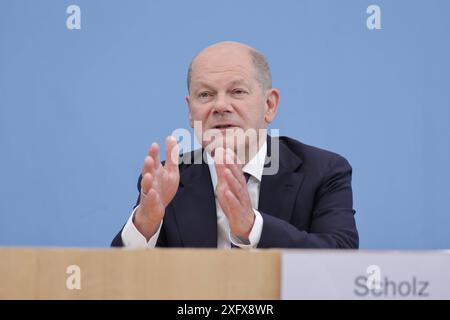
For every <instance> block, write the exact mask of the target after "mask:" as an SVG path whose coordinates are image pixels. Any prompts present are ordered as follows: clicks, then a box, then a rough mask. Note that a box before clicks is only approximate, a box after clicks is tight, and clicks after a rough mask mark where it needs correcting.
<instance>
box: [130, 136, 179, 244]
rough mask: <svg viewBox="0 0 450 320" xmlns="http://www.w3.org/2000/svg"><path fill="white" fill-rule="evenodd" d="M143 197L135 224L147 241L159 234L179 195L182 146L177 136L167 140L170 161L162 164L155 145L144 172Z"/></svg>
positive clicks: (142, 173)
mask: <svg viewBox="0 0 450 320" xmlns="http://www.w3.org/2000/svg"><path fill="white" fill-rule="evenodd" d="M141 175H142V180H141V194H140V201H139V207H138V208H137V209H136V212H135V215H134V220H133V222H134V224H135V226H136V227H137V229H138V230H139V232H141V233H142V235H144V237H145V238H146V239H147V241H148V240H149V239H150V238H151V237H152V236H153V235H154V234H155V233H156V231H157V230H158V228H159V225H160V223H161V220H162V219H163V218H164V213H165V209H166V207H167V206H168V204H169V203H170V201H172V199H173V197H174V196H175V194H176V192H177V189H178V185H179V181H180V172H179V170H178V144H177V141H176V140H175V138H174V137H172V136H169V137H167V139H166V162H165V164H164V165H162V164H161V160H160V157H159V146H158V144H156V143H153V144H152V146H151V148H150V150H149V152H148V155H147V157H145V160H144V165H143V167H142V171H141Z"/></svg>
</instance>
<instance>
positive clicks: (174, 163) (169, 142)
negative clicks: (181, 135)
mask: <svg viewBox="0 0 450 320" xmlns="http://www.w3.org/2000/svg"><path fill="white" fill-rule="evenodd" d="M164 168H167V169H168V170H176V169H177V168H178V143H177V140H176V139H175V138H174V137H172V136H169V137H167V138H166V164H165V165H164Z"/></svg>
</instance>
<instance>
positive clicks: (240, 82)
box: [229, 79, 249, 86]
mask: <svg viewBox="0 0 450 320" xmlns="http://www.w3.org/2000/svg"><path fill="white" fill-rule="evenodd" d="M229 85H230V86H235V85H245V86H248V85H249V84H248V82H247V81H246V80H245V79H237V80H233V81H231V82H230V84H229Z"/></svg>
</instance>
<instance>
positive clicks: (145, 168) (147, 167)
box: [141, 156, 155, 176]
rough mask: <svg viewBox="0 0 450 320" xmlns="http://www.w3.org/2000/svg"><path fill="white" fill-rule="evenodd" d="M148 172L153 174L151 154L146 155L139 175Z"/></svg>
mask: <svg viewBox="0 0 450 320" xmlns="http://www.w3.org/2000/svg"><path fill="white" fill-rule="evenodd" d="M148 172H150V173H151V174H153V173H154V172H155V161H154V160H153V158H152V157H151V156H146V157H145V160H144V165H143V166H142V170H141V175H142V176H144V174H146V173H148Z"/></svg>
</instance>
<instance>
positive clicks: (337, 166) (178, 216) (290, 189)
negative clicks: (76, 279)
mask: <svg viewBox="0 0 450 320" xmlns="http://www.w3.org/2000/svg"><path fill="white" fill-rule="evenodd" d="M270 139H279V171H278V173H277V174H275V175H263V177H262V181H261V187H260V194H259V206H258V208H257V209H258V211H259V212H260V213H261V215H262V217H263V229H262V234H261V238H260V241H259V244H258V248H358V243H359V240H358V232H357V229H356V224H355V219H354V214H355V211H354V210H353V203H352V202H353V200H352V187H351V178H352V168H351V166H350V165H349V163H348V162H347V160H345V159H344V158H343V157H341V156H340V155H338V154H335V153H332V152H329V151H325V150H322V149H318V148H315V147H312V146H308V145H306V144H303V143H301V142H299V141H296V140H294V139H291V138H287V137H279V138H275V137H274V138H271V137H268V141H267V146H268V148H267V149H268V154H269V155H270V154H271V151H270V150H271V148H270V146H271V140H270ZM189 156H191V157H192V158H194V157H196V155H195V151H194V152H191V153H190V154H189ZM272 158H274V157H272ZM272 161H277V160H272ZM179 168H180V186H179V188H178V191H177V193H176V195H175V197H174V199H173V200H172V202H171V203H170V204H169V205H168V207H167V208H166V213H165V216H164V220H163V224H162V227H161V232H160V235H159V238H158V241H157V246H158V247H202V248H205V247H211V248H214V247H215V248H217V211H216V203H215V198H214V190H213V187H212V183H211V176H210V173H209V168H208V165H207V164H206V163H202V164H184V163H181V164H180V166H179ZM265 169H266V168H265ZM140 180H141V177H139V181H138V189H139V191H140ZM138 204H139V197H138V202H137V203H136V206H137V205H138ZM111 245H112V246H114V247H120V246H123V243H122V238H121V232H119V233H118V234H117V236H116V237H115V238H114V240H113V241H112V244H111Z"/></svg>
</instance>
